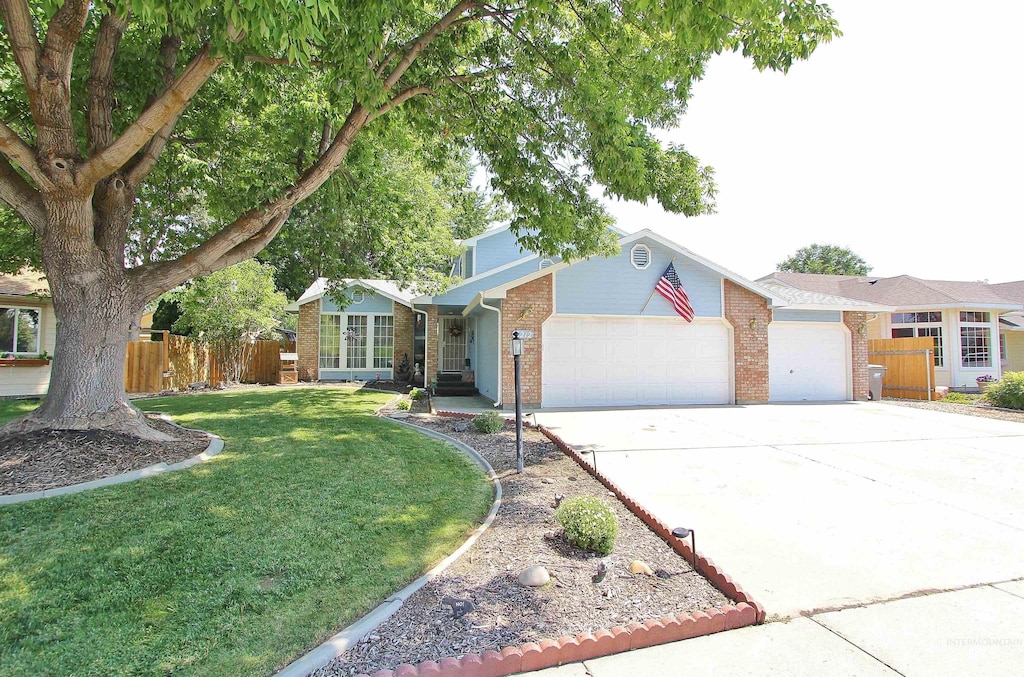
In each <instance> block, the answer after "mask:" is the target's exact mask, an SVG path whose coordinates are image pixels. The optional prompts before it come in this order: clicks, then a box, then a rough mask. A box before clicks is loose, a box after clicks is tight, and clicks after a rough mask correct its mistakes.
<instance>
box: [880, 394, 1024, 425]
mask: <svg viewBox="0 0 1024 677" xmlns="http://www.w3.org/2000/svg"><path fill="white" fill-rule="evenodd" d="M882 402H884V403H885V404H895V405H897V406H900V407H910V408H912V409H930V410H932V411H944V412H947V413H950V414H964V415H966V416H981V417H983V418H995V419H999V420H1000V421H1015V422H1017V423H1024V411H1008V410H1006V409H996V408H995V407H993V406H991V405H989V404H984V403H981V402H979V403H977V404H954V403H952V402H943V401H941V400H939V401H937V402H928V401H926V400H896V399H889V398H885V399H883V400H882Z"/></svg>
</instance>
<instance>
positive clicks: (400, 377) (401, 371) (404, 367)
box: [395, 353, 411, 383]
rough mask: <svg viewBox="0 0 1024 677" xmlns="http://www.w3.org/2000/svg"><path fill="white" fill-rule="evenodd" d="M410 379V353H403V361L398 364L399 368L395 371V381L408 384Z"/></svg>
mask: <svg viewBox="0 0 1024 677" xmlns="http://www.w3.org/2000/svg"><path fill="white" fill-rule="evenodd" d="M410 378H411V374H410V373H409V353H402V361H401V362H399V363H398V368H397V369H396V370H395V380H396V381H398V382H399V383H407V382H408V381H409V379H410Z"/></svg>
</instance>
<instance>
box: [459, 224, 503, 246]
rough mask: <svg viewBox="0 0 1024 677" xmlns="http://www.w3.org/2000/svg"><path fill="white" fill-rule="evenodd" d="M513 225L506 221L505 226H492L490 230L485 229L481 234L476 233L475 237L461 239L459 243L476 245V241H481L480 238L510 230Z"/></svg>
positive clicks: (484, 238)
mask: <svg viewBox="0 0 1024 677" xmlns="http://www.w3.org/2000/svg"><path fill="white" fill-rule="evenodd" d="M511 227H512V224H511V223H506V224H505V225H504V226H498V227H497V228H491V229H490V230H485V231H484V232H482V233H480V234H479V235H474V236H473V237H467V238H466V239H465V240H459V244H463V245H467V246H476V243H477V242H479V241H480V240H486V239H487V238H489V237H490V236H491V235H497V234H498V233H504V232H505V231H506V230H508V229H509V228H511Z"/></svg>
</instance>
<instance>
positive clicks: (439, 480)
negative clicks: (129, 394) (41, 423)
mask: <svg viewBox="0 0 1024 677" xmlns="http://www.w3.org/2000/svg"><path fill="white" fill-rule="evenodd" d="M389 397H390V396H389V395H384V394H380V393H366V392H352V391H342V390H324V389H317V390H311V389H292V390H282V389H273V390H266V391H244V392H237V393H230V392H228V393H216V394H201V395H188V396H180V397H170V398H164V399H156V400H146V401H144V402H142V403H141V404H142V405H143V407H144V408H145V409H147V410H159V411H164V412H167V413H168V414H171V415H172V416H173V417H174V418H175V420H176V421H178V422H179V423H181V424H183V425H187V426H192V427H198V428H203V429H206V430H210V431H213V432H216V433H217V434H219V435H221V436H222V437H224V439H225V441H226V443H227V447H226V449H225V451H224V452H223V453H221V454H220V455H219V456H217V457H215V458H214V459H212V460H211V461H210V462H208V463H204V464H201V465H199V466H196V467H194V468H191V469H189V470H186V471H182V472H176V473H169V474H167V475H162V476H159V477H155V478H151V479H147V480H142V481H139V482H133V483H129V484H124V485H120V486H117V487H112V488H109V489H102V490H95V491H90V492H86V493H83V494H77V495H75V496H69V497H66V498H56V499H47V500H42V501H35V502H31V503H25V504H20V505H15V506H11V507H7V508H0V674H3V675H5V676H8V677H14V676H16V675H19V676H20V675H25V676H29V675H31V676H33V677H35V676H36V675H114V674H117V675H170V674H173V675H262V674H268V673H270V672H271V671H272V670H273V669H274V668H275V667H279V666H281V665H283V664H284V663H286V662H288V661H289V660H291V659H293V658H295V657H296V656H298V655H300V654H301V653H302V652H303V651H304V650H306V649H308V648H310V647H312V646H315V645H316V644H318V643H319V642H320V641H321V640H323V639H324V638H325V637H327V636H329V635H330V634H332V633H333V632H336V631H337V630H338V629H340V628H342V627H344V626H345V625H347V624H349V623H350V622H352V621H353V620H355V619H356V618H358V617H359V616H360V615H362V614H363V613H365V612H366V611H368V610H369V609H372V608H373V607H374V606H376V605H377V604H378V603H380V602H381V601H382V600H383V598H385V597H386V596H387V595H388V594H390V593H391V592H393V591H394V590H396V589H398V588H399V587H401V586H402V585H403V584H404V583H406V582H408V581H410V580H411V579H413V578H415V577H416V576H417V575H418V574H419V573H420V572H421V571H423V570H424V569H425V568H427V567H428V566H429V565H431V564H432V563H434V562H436V561H438V560H439V559H441V558H442V557H444V556H445V555H446V554H447V553H449V552H451V551H452V550H453V549H454V548H455V547H457V546H458V544H459V543H461V541H462V540H463V539H464V538H465V536H466V534H467V532H468V531H469V530H471V529H472V528H473V527H474V526H475V525H476V523H477V522H478V520H479V519H480V518H481V517H482V516H483V514H484V513H485V512H486V511H487V508H488V506H489V504H490V500H491V488H490V484H489V483H488V482H487V481H486V479H485V477H484V475H483V474H482V473H481V472H480V471H479V470H478V469H477V468H476V467H475V466H473V465H472V464H471V463H470V462H469V461H467V460H466V459H465V458H464V457H463V456H462V454H460V453H458V452H457V451H455V450H453V449H451V448H450V447H448V446H446V445H443V444H440V443H437V442H434V441H432V440H430V439H428V438H425V437H423V436H421V435H418V434H417V433H415V432H413V431H410V430H407V429H405V428H400V427H399V426H396V425H394V424H392V423H389V422H388V421H382V420H379V419H377V418H375V417H374V416H373V415H372V414H373V410H374V409H375V408H376V407H378V406H380V405H381V404H383V403H385V402H386V401H387V400H388V399H389ZM19 407H21V408H19ZM23 408H24V406H23V405H18V404H14V405H13V406H12V404H11V403H10V402H0V420H2V419H3V418H4V417H6V418H13V417H14V416H17V415H21V414H23V413H25V412H24V411H23V410H22V409H23Z"/></svg>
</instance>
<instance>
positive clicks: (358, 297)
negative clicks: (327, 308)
mask: <svg viewBox="0 0 1024 677" xmlns="http://www.w3.org/2000/svg"><path fill="white" fill-rule="evenodd" d="M365 298H366V294H364V293H363V290H362V289H356V290H354V291H353V292H352V303H362V302H363V299H365Z"/></svg>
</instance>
